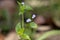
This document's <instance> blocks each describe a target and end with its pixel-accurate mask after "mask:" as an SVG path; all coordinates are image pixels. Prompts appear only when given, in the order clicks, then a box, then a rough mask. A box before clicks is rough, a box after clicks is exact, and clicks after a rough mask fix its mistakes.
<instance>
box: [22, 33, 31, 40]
mask: <svg viewBox="0 0 60 40" xmlns="http://www.w3.org/2000/svg"><path fill="white" fill-rule="evenodd" d="M22 38H23V39H27V40H31V39H30V37H29V36H28V35H27V34H23V35H22Z"/></svg>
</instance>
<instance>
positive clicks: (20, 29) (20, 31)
mask: <svg viewBox="0 0 60 40" xmlns="http://www.w3.org/2000/svg"><path fill="white" fill-rule="evenodd" d="M16 32H17V34H18V35H23V33H24V28H21V24H20V23H18V24H17V25H16Z"/></svg>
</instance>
